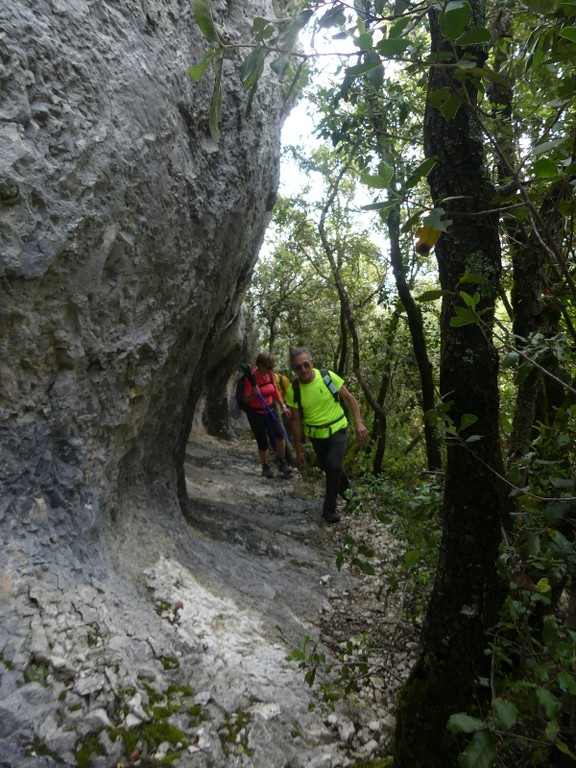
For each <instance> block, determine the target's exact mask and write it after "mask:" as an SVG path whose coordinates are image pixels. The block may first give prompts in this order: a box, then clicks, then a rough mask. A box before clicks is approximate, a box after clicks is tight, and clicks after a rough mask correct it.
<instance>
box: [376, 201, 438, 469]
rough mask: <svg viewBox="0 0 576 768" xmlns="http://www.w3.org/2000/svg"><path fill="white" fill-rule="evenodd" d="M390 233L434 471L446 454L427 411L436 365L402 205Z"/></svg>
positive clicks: (428, 454)
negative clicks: (405, 240) (408, 266)
mask: <svg viewBox="0 0 576 768" xmlns="http://www.w3.org/2000/svg"><path fill="white" fill-rule="evenodd" d="M387 225H388V234H389V237H390V261H391V263H392V270H393V272H394V278H395V280H396V288H397V290H398V296H399V297H400V301H401V302H402V306H403V307H404V309H405V311H406V315H407V316H408V328H409V329H410V336H411V339H412V347H413V349H414V356H415V358H416V365H417V366H418V371H419V373H420V385H421V387H422V400H421V405H422V410H423V411H424V439H425V442H426V459H427V464H428V470H429V471H430V472H434V471H435V470H438V469H440V468H441V467H442V454H441V452H440V441H439V440H438V434H437V432H436V428H435V427H434V425H433V424H431V423H430V421H429V420H428V419H427V418H426V413H427V412H428V411H432V410H433V409H434V407H435V406H436V397H435V394H434V377H433V375H432V366H431V365H430V360H429V358H428V350H427V348H426V336H425V334H424V325H423V323H422V312H421V311H420V307H419V306H418V305H417V304H416V302H415V301H414V298H413V296H412V294H411V292H410V288H409V287H408V283H407V282H406V275H405V269H404V263H403V261H402V254H401V251H400V209H399V206H394V208H392V210H391V211H390V213H389V215H388V220H387Z"/></svg>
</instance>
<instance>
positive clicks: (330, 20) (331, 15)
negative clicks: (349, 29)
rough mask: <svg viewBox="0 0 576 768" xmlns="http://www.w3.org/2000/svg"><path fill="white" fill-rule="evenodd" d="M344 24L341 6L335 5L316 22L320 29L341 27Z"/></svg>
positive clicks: (344, 19)
mask: <svg viewBox="0 0 576 768" xmlns="http://www.w3.org/2000/svg"><path fill="white" fill-rule="evenodd" d="M345 23H346V16H345V15H344V12H343V10H342V6H340V5H335V6H332V7H331V8H329V9H328V10H327V11H326V13H325V14H324V15H323V16H322V18H320V19H319V21H318V26H319V27H320V28H322V27H324V28H328V27H341V26H343V25H344V24H345Z"/></svg>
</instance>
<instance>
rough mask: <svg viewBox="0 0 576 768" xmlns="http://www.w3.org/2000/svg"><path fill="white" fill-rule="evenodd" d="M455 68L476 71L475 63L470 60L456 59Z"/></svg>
mask: <svg viewBox="0 0 576 768" xmlns="http://www.w3.org/2000/svg"><path fill="white" fill-rule="evenodd" d="M456 66H457V67H458V69H476V62H475V61H472V60H471V59H458V61H457V62H456Z"/></svg>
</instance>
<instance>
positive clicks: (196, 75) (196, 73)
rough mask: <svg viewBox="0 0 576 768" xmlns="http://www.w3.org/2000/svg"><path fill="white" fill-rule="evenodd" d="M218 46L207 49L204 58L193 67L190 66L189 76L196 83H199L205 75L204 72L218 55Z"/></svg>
mask: <svg viewBox="0 0 576 768" xmlns="http://www.w3.org/2000/svg"><path fill="white" fill-rule="evenodd" d="M217 50H218V49H217V48H212V49H211V50H209V51H206V53H205V54H204V56H203V57H202V60H201V61H199V62H198V64H193V65H192V66H191V67H188V77H189V78H190V79H191V80H193V81H194V82H195V83H197V82H198V81H199V80H201V79H202V76H203V75H204V72H206V68H207V67H208V65H209V64H210V62H211V61H212V59H213V58H214V56H215V55H216V51H217Z"/></svg>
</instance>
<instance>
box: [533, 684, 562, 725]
mask: <svg viewBox="0 0 576 768" xmlns="http://www.w3.org/2000/svg"><path fill="white" fill-rule="evenodd" d="M536 698H537V699H538V701H539V702H540V704H541V705H542V709H543V710H544V714H545V715H546V717H547V718H548V719H549V720H554V719H555V718H556V717H558V713H559V712H560V704H559V703H558V701H557V699H556V697H555V696H553V695H552V694H551V693H550V691H549V690H548V689H547V688H536Z"/></svg>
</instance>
